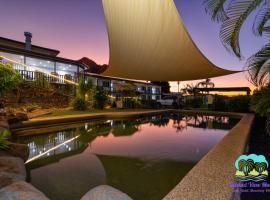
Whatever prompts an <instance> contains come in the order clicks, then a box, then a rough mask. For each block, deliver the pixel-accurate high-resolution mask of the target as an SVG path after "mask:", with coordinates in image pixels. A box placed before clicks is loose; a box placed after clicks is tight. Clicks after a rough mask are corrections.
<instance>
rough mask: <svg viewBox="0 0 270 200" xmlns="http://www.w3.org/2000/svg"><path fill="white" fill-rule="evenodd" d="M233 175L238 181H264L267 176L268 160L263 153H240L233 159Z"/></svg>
mask: <svg viewBox="0 0 270 200" xmlns="http://www.w3.org/2000/svg"><path fill="white" fill-rule="evenodd" d="M235 168H236V169H237V171H236V173H235V176H236V179H237V180H238V181H240V182H247V181H255V182H260V181H265V180H266V179H267V176H268V170H267V168H268V162H267V160H266V159H265V157H264V156H263V155H256V154H249V155H241V156H239V157H238V159H237V160H236V161H235Z"/></svg>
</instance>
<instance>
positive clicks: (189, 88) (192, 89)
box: [182, 83, 199, 95]
mask: <svg viewBox="0 0 270 200" xmlns="http://www.w3.org/2000/svg"><path fill="white" fill-rule="evenodd" d="M196 87H197V86H194V85H193V83H188V84H187V85H185V86H184V88H183V89H182V93H184V94H189V95H196V94H199V91H198V90H197V89H196Z"/></svg>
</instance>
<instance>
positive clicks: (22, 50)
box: [0, 32, 161, 100]
mask: <svg viewBox="0 0 270 200" xmlns="http://www.w3.org/2000/svg"><path fill="white" fill-rule="evenodd" d="M24 35H25V42H20V41H15V40H11V39H8V38H3V37H0V58H1V62H5V63H11V64H12V66H13V68H14V69H15V70H17V71H18V72H19V73H20V74H21V76H22V78H23V80H26V81H34V80H35V79H36V78H37V77H38V76H39V75H40V73H42V75H43V77H45V79H46V80H47V81H48V82H49V83H53V84H68V83H69V81H72V82H76V83H78V82H79V80H80V77H82V76H85V77H91V78H92V79H93V83H94V85H96V86H99V87H102V88H103V89H104V90H106V91H108V92H109V94H110V95H111V96H117V95H119V94H120V93H121V92H122V90H120V89H119V88H123V87H126V88H129V89H132V90H134V92H136V94H138V96H139V98H140V99H141V100H158V99H160V98H161V87H160V86H157V85H154V84H152V83H149V82H145V81H137V80H129V79H122V78H117V77H110V76H102V75H100V74H98V73H93V72H91V67H92V66H91V65H90V64H92V63H94V62H93V61H92V60H90V59H89V58H86V57H84V58H82V59H80V60H71V59H67V58H62V57H59V56H58V54H59V53H60V51H58V50H54V49H49V48H45V47H41V46H36V45H32V43H31V39H32V33H30V32H25V33H24ZM89 63H90V64H89ZM89 69H90V70H89ZM56 77H57V78H56Z"/></svg>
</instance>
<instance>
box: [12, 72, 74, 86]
mask: <svg viewBox="0 0 270 200" xmlns="http://www.w3.org/2000/svg"><path fill="white" fill-rule="evenodd" d="M15 70H16V71H18V72H19V73H20V75H21V77H22V79H23V80H26V81H35V80H44V81H47V82H48V83H56V84H67V81H66V80H68V81H73V82H78V80H79V76H77V75H75V76H72V75H69V74H66V75H58V74H56V73H54V72H52V73H51V75H52V76H51V75H49V74H46V73H42V72H38V71H28V70H21V69H18V68H15Z"/></svg>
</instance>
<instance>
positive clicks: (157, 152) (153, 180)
mask: <svg viewBox="0 0 270 200" xmlns="http://www.w3.org/2000/svg"><path fill="white" fill-rule="evenodd" d="M237 122H238V119H234V118H228V117H214V116H184V115H181V114H168V115H155V116H148V117H140V118H132V119H112V120H106V121H94V122H89V123H83V124H82V123H81V124H74V125H71V126H70V125H69V128H68V129H65V127H63V126H62V127H59V130H58V131H57V130H55V129H58V127H57V128H55V127H54V128H48V129H47V131H48V132H47V133H46V134H43V135H39V136H27V137H20V138H18V141H19V142H21V143H25V144H27V145H28V146H29V147H30V157H29V161H28V163H27V171H28V180H29V181H30V182H31V183H32V184H33V185H34V186H35V187H37V188H38V189H40V190H41V191H43V192H44V193H45V194H46V195H47V196H48V197H49V198H50V199H52V200H58V199H65V200H77V199H80V198H81V197H82V196H83V195H84V194H85V193H86V192H87V191H89V190H90V189H91V188H93V187H95V186H98V185H101V184H107V185H110V186H112V187H115V188H117V189H119V190H121V191H123V192H125V193H127V194H128V195H129V196H130V197H131V198H133V199H134V200H160V199H162V198H163V197H164V196H165V195H166V194H167V193H168V192H169V191H170V190H171V189H172V188H173V187H174V186H175V185H176V184H177V183H178V182H179V181H180V180H181V179H182V178H183V177H184V176H185V174H186V173H187V172H188V171H189V170H190V169H191V168H192V167H193V166H194V165H195V164H196V163H197V162H198V161H199V160H200V159H201V158H202V157H203V156H204V155H205V154H206V153H207V152H208V151H209V150H210V149H211V148H212V147H213V146H214V145H215V144H216V143H218V142H219V141H220V140H221V139H222V138H223V137H224V136H225V135H226V134H227V132H228V130H229V129H231V128H232V127H233V126H234V125H235V124H236V123H237ZM50 129H51V130H50ZM52 130H53V131H52ZM50 131H52V132H50Z"/></svg>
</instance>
